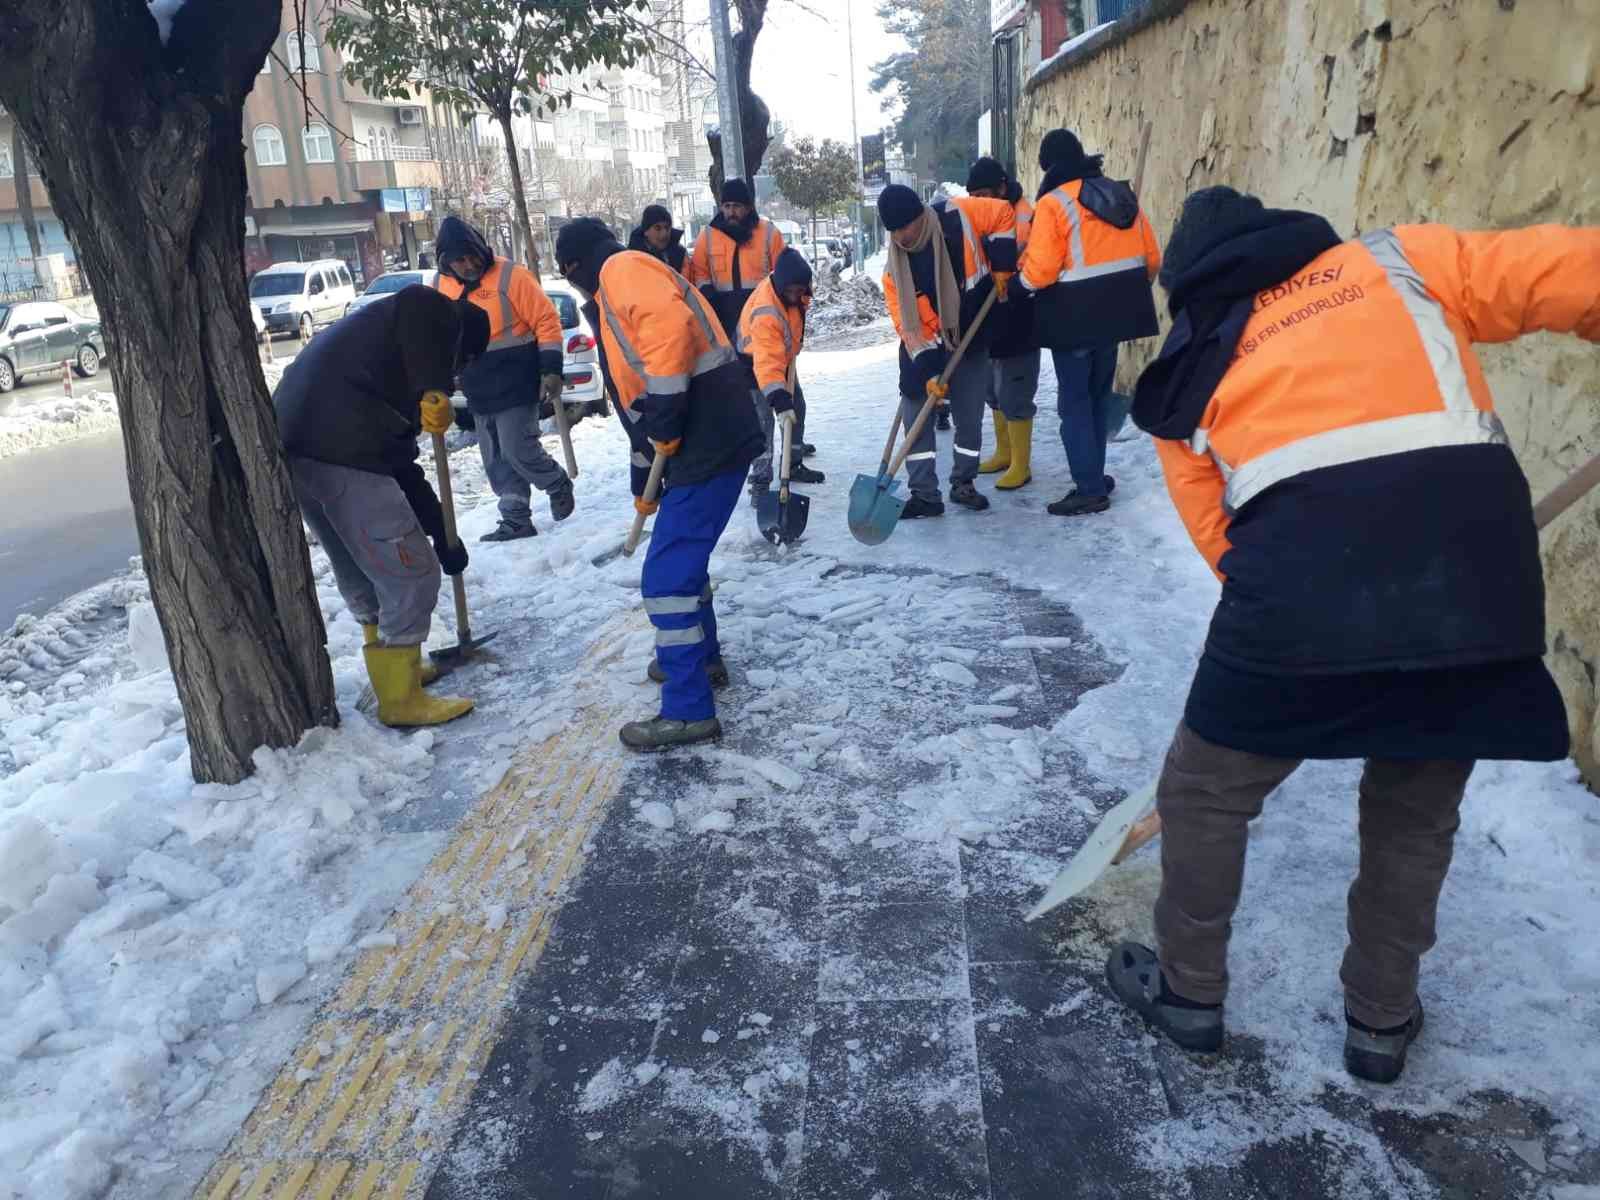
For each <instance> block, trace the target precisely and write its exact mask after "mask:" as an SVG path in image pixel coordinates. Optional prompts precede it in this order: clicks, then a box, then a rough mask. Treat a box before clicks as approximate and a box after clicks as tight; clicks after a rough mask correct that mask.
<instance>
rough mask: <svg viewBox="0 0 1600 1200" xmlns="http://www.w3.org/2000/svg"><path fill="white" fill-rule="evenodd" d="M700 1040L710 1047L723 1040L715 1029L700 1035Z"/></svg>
mask: <svg viewBox="0 0 1600 1200" xmlns="http://www.w3.org/2000/svg"><path fill="white" fill-rule="evenodd" d="M700 1040H701V1041H702V1042H704V1043H705V1044H706V1045H708V1046H715V1045H716V1044H717V1043H718V1042H720V1041H721V1040H722V1035H721V1034H720V1033H718V1032H717V1031H716V1030H715V1029H708V1030H706V1031H705V1032H704V1033H702V1034H701V1035H700Z"/></svg>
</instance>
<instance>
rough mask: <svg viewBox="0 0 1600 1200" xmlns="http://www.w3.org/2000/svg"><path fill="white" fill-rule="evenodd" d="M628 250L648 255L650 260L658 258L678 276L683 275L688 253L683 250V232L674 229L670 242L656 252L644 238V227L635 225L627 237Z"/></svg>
mask: <svg viewBox="0 0 1600 1200" xmlns="http://www.w3.org/2000/svg"><path fill="white" fill-rule="evenodd" d="M628 249H629V250H637V251H639V252H640V253H641V254H648V255H650V256H651V257H652V258H659V259H660V260H661V261H662V262H664V263H666V264H667V266H669V267H671V268H672V269H673V270H674V271H676V272H677V273H678V274H679V275H682V274H683V268H684V264H685V263H686V262H687V261H688V259H689V252H688V251H687V250H685V249H684V248H683V230H681V229H674V230H673V231H672V240H671V241H669V242H668V243H667V248H666V249H665V250H659V251H658V250H657V249H656V248H655V247H654V246H652V245H651V244H650V241H649V239H648V238H646V237H645V236H644V226H643V225H635V226H634V227H633V232H632V233H631V234H629V235H628Z"/></svg>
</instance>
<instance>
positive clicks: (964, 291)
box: [900, 200, 1021, 396]
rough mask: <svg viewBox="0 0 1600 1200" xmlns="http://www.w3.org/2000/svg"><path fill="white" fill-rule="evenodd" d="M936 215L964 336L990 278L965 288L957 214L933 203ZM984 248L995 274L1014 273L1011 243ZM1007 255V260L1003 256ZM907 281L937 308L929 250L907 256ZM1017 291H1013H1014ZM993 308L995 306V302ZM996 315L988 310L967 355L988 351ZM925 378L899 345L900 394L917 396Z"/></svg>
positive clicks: (963, 253)
mask: <svg viewBox="0 0 1600 1200" xmlns="http://www.w3.org/2000/svg"><path fill="white" fill-rule="evenodd" d="M931 207H932V209H933V211H934V212H936V213H937V214H938V215H939V227H940V228H941V229H942V230H943V231H944V244H945V251H946V253H947V254H949V256H950V265H951V267H952V268H954V270H955V273H956V286H957V287H958V288H960V289H961V335H962V336H963V337H965V336H966V333H967V330H968V329H970V328H971V327H972V322H973V321H974V320H975V319H976V318H977V315H978V310H979V309H980V308H982V307H983V302H984V300H985V299H987V298H988V295H989V293H990V292H992V291H994V279H993V277H991V276H989V275H985V276H984V277H983V278H982V279H980V280H978V282H977V285H976V286H975V287H972V288H968V287H967V281H966V280H965V279H963V278H962V277H961V276H962V264H963V263H965V262H966V261H967V257H966V256H967V252H966V243H965V234H964V232H963V230H962V225H961V214H960V213H959V212H958V211H956V209H955V208H953V207H951V206H949V205H947V204H945V202H944V201H942V200H940V201H936V202H935V203H934V204H933V205H932V206H931ZM986 249H987V251H988V254H989V261H990V266H991V267H993V268H994V269H995V270H997V271H1014V270H1016V254H1017V247H1016V243H1015V242H1001V241H994V242H989V241H987V240H986ZM1008 253H1009V258H1006V257H1005V256H1006V255H1007V254H1008ZM911 279H912V282H914V283H915V284H916V285H917V295H919V296H926V297H927V298H928V303H930V304H932V305H934V306H935V308H937V306H938V303H939V289H938V285H937V284H936V283H935V282H934V278H933V247H932V246H931V245H930V246H927V247H924V248H923V249H922V250H921V251H920V252H919V253H917V254H913V255H911ZM1018 290H1021V289H1014V290H1013V294H1015V291H1018ZM995 307H996V309H997V308H998V307H999V305H998V302H997V303H996V306H995ZM997 315H998V313H997V312H996V311H995V310H994V309H991V310H990V313H989V315H988V316H987V317H985V318H984V321H983V327H982V328H981V329H979V330H978V332H977V334H976V335H975V336H974V337H973V339H972V343H971V345H969V346H968V347H967V354H968V355H971V354H974V353H976V352H978V351H980V350H982V351H987V350H988V349H989V342H990V339H991V338H992V337H993V336H994V328H995V325H996V324H997V322H996V320H995V318H996V316H997ZM946 349H947V350H948V351H949V353H950V354H952V355H953V354H954V353H955V352H956V348H955V347H954V346H949V347H946ZM928 379H929V376H928V373H927V372H926V371H924V370H923V369H922V367H920V366H918V365H917V364H916V363H915V362H913V361H912V359H911V355H909V354H908V353H906V344H905V341H904V340H903V339H902V340H901V342H900V391H901V394H903V395H906V396H921V395H922V394H923V389H924V388H925V387H926V386H927V382H928Z"/></svg>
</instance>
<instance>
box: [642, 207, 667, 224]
mask: <svg viewBox="0 0 1600 1200" xmlns="http://www.w3.org/2000/svg"><path fill="white" fill-rule="evenodd" d="M663 221H665V222H666V223H667V224H668V225H671V224H672V212H671V210H670V209H667V208H664V207H662V206H661V205H659V204H647V205H645V209H644V216H643V217H642V218H640V220H639V227H640V228H641V229H649V228H650V226H652V225H659V224H661V222H663Z"/></svg>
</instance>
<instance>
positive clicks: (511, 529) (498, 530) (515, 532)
mask: <svg viewBox="0 0 1600 1200" xmlns="http://www.w3.org/2000/svg"><path fill="white" fill-rule="evenodd" d="M538 536H539V531H538V530H537V529H535V528H534V527H533V525H532V524H528V525H513V524H512V523H511V522H510V521H501V522H500V524H498V525H496V526H495V527H494V528H493V529H491V530H490V531H489V532H488V533H486V534H484V535H483V536H482V537H481V538H479V539H478V540H479V541H480V542H515V541H517V540H519V539H520V538H531V537H538Z"/></svg>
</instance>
